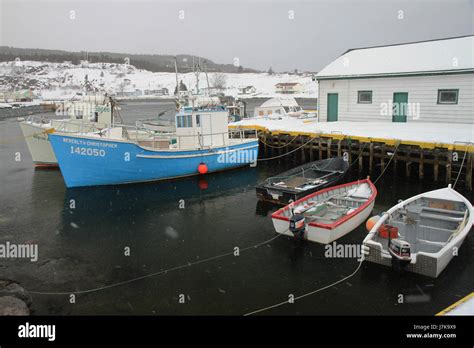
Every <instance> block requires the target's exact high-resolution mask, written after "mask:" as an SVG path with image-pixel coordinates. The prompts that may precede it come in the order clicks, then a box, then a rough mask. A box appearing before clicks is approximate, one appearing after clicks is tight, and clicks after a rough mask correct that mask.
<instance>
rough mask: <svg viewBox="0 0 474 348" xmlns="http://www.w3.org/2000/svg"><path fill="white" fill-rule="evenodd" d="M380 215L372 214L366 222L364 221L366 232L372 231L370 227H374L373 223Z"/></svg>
mask: <svg viewBox="0 0 474 348" xmlns="http://www.w3.org/2000/svg"><path fill="white" fill-rule="evenodd" d="M379 219H380V215H374V216H372V217H371V218H370V219H369V220H367V222H366V223H365V228H366V229H367V232H370V231H372V228H374V226H375V224H376V223H377V221H379Z"/></svg>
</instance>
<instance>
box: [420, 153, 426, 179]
mask: <svg viewBox="0 0 474 348" xmlns="http://www.w3.org/2000/svg"><path fill="white" fill-rule="evenodd" d="M424 177H425V153H424V151H423V149H420V162H419V163H418V178H419V179H420V180H423V179H424Z"/></svg>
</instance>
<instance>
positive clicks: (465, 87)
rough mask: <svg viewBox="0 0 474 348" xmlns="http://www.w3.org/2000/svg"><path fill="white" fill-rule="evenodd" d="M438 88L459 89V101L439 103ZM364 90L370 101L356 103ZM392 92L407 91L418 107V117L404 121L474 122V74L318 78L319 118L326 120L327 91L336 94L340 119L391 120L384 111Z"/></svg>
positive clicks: (409, 99) (411, 117)
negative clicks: (447, 103) (337, 95)
mask: <svg viewBox="0 0 474 348" xmlns="http://www.w3.org/2000/svg"><path fill="white" fill-rule="evenodd" d="M438 89H458V90H459V94H458V103H457V104H451V105H446V104H438V103H437V102H438ZM366 90H369V91H372V104H357V92H358V91H366ZM395 92H407V93H408V103H414V104H411V105H410V106H414V107H415V108H416V107H419V118H417V117H416V116H415V115H408V119H407V122H446V123H471V124H472V123H474V74H458V75H441V76H410V77H387V78H364V79H341V80H320V81H319V98H318V107H319V115H320V120H321V121H327V94H328V93H338V94H339V106H338V108H339V110H338V120H339V121H371V120H374V121H387V122H391V121H392V116H391V108H389V114H388V115H383V111H384V110H385V109H386V107H387V105H388V103H389V102H390V101H393V93H395ZM415 111H416V109H415Z"/></svg>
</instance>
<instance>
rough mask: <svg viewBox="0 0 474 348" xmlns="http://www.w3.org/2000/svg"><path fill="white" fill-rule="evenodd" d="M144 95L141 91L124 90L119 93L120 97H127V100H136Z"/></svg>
mask: <svg viewBox="0 0 474 348" xmlns="http://www.w3.org/2000/svg"><path fill="white" fill-rule="evenodd" d="M142 95H143V91H142V90H140V89H133V88H130V89H124V90H123V91H120V92H118V93H117V96H118V97H126V98H136V97H141V96H142Z"/></svg>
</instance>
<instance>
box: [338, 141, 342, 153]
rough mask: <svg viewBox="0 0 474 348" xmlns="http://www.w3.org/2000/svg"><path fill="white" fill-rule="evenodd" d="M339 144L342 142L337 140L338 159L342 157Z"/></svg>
mask: <svg viewBox="0 0 474 348" xmlns="http://www.w3.org/2000/svg"><path fill="white" fill-rule="evenodd" d="M341 142H342V140H341V139H339V140H338V141H337V156H338V157H341V156H342V149H341Z"/></svg>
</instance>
